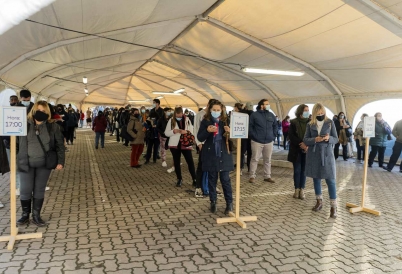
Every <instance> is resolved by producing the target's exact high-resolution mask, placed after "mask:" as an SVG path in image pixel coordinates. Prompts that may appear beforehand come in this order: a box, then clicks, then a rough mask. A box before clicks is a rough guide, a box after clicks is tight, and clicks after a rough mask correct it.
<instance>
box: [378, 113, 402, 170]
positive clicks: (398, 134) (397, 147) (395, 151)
mask: <svg viewBox="0 0 402 274" xmlns="http://www.w3.org/2000/svg"><path fill="white" fill-rule="evenodd" d="M392 135H394V136H395V138H396V140H395V144H394V147H393V148H392V155H391V158H390V159H389V162H388V165H387V166H386V167H385V166H384V167H383V168H384V169H385V170H387V171H389V172H391V171H392V169H393V168H394V166H395V164H396V162H397V161H398V158H399V156H401V152H402V120H399V121H398V122H396V123H395V126H394V128H393V130H392ZM399 172H401V173H402V163H401V164H400V165H399Z"/></svg>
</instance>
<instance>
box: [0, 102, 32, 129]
mask: <svg viewBox="0 0 402 274" xmlns="http://www.w3.org/2000/svg"><path fill="white" fill-rule="evenodd" d="M0 135H2V136H26V135H27V109H26V108H25V107H0Z"/></svg>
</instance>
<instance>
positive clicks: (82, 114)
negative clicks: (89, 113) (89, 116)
mask: <svg viewBox="0 0 402 274" xmlns="http://www.w3.org/2000/svg"><path fill="white" fill-rule="evenodd" d="M84 118H85V114H84V112H82V113H81V117H80V120H84Z"/></svg>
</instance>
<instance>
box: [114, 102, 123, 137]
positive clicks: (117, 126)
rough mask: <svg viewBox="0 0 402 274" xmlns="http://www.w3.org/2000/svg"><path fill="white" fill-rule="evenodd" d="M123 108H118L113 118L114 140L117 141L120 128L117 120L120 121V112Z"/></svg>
mask: <svg viewBox="0 0 402 274" xmlns="http://www.w3.org/2000/svg"><path fill="white" fill-rule="evenodd" d="M123 110H124V108H119V110H118V111H117V114H116V117H115V119H114V124H115V130H116V141H117V142H118V143H120V129H121V126H120V122H119V121H120V117H121V114H122V113H123Z"/></svg>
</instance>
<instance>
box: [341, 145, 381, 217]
mask: <svg viewBox="0 0 402 274" xmlns="http://www.w3.org/2000/svg"><path fill="white" fill-rule="evenodd" d="M369 143H370V137H368V138H366V147H365V150H364V173H363V186H362V201H361V204H360V205H356V204H351V203H346V206H347V207H350V209H349V212H350V213H356V212H361V211H364V212H367V213H371V214H374V215H377V216H380V215H381V212H380V211H376V210H374V207H373V208H368V207H365V206H364V198H365V196H366V183H367V165H368V154H369Z"/></svg>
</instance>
